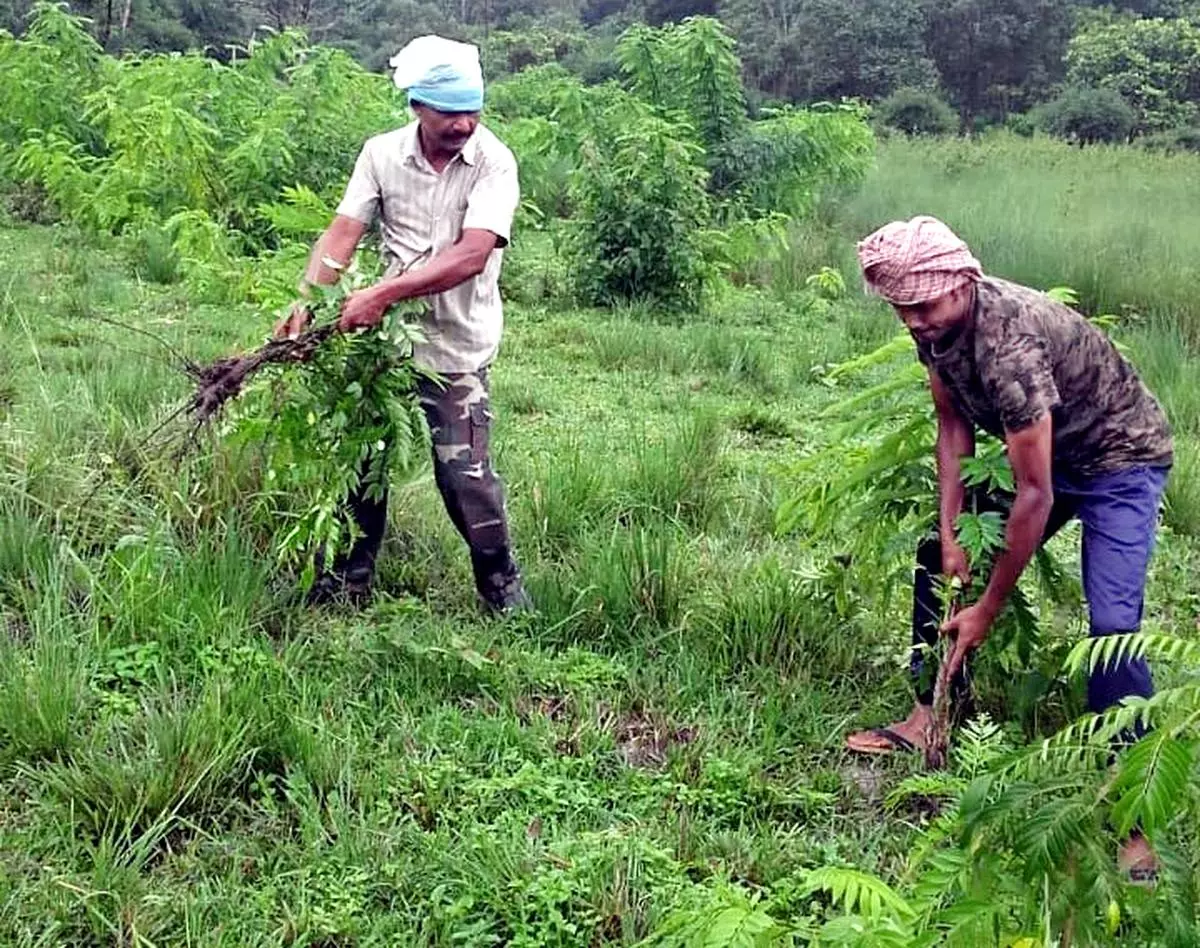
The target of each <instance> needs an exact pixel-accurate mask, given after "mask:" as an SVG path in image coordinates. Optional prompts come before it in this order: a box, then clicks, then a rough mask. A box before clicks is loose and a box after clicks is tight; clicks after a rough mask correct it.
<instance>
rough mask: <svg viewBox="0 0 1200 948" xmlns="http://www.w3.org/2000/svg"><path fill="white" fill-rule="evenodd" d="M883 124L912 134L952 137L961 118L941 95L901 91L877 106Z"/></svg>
mask: <svg viewBox="0 0 1200 948" xmlns="http://www.w3.org/2000/svg"><path fill="white" fill-rule="evenodd" d="M875 114H876V116H878V118H879V121H880V122H882V123H883V124H884V125H886V126H887V127H889V128H894V129H897V130H899V131H901V132H905V133H906V134H908V135H948V134H950V133H952V132H953V131H954V130H955V129H956V128H957V127H958V119H957V117H956V116H955V114H954V110H953V109H951V108H950V106H949V105H947V104H946V103H945V102H944V101H943V100H942V99H941V98H939V97H938V95H937V94H936V93H934V92H929V91H927V90H925V89H910V88H905V89H897V90H896V91H895V92H893V93H892V94H891V95H889V96H888V97H887V98H886V99H884V100H883V101H882V102H880V103H879V104H878V105H877V106H876V107H875Z"/></svg>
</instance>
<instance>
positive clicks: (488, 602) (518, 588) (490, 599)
mask: <svg viewBox="0 0 1200 948" xmlns="http://www.w3.org/2000/svg"><path fill="white" fill-rule="evenodd" d="M471 569H472V571H473V572H474V574H475V589H476V590H477V591H478V592H479V599H480V601H481V602H482V604H483V607H484V608H485V609H486V610H487V611H488V612H490V613H492V614H493V615H512V614H514V613H518V612H532V611H533V600H532V599H531V598H530V596H529V593H528V592H527V591H526V590H525V583H524V581H523V580H522V578H521V570H520V568H519V567H518V566H517V564H516V562H515V561H514V560H513V558H512V554H511V552H510V551H509V550H508V549H507V548H503V549H499V550H472V551H471Z"/></svg>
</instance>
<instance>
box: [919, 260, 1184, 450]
mask: <svg viewBox="0 0 1200 948" xmlns="http://www.w3.org/2000/svg"><path fill="white" fill-rule="evenodd" d="M917 353H918V356H919V357H920V359H921V361H922V362H923V363H924V364H925V365H927V366H930V367H932V368H933V369H934V370H935V371H936V372H937V373H938V376H939V378H941V380H942V381H943V382H944V383H945V385H946V388H947V389H948V390H949V392H950V397H951V400H952V401H953V403H954V406H955V407H956V408H957V409H958V411H959V412H960V413H961V414H962V415H963V417H964V418H966V419H967V420H968V421H970V422H971V423H972V424H974V425H976V426H978V427H979V428H982V429H983V430H984V431H987V432H988V433H990V434H993V435H996V436H997V437H1003V436H1004V432H1005V429H1007V430H1009V431H1020V430H1021V429H1022V428H1027V427H1028V426H1029V425H1031V424H1033V423H1034V422H1035V421H1038V420H1039V419H1040V418H1041V417H1042V416H1043V415H1044V414H1045V413H1046V412H1047V411H1049V412H1050V413H1051V418H1052V421H1053V430H1054V435H1053V437H1054V460H1053V463H1054V467H1055V469H1056V470H1061V471H1069V472H1072V473H1077V474H1101V473H1107V472H1111V471H1118V470H1122V469H1125V468H1130V467H1135V466H1137V465H1141V464H1148V465H1159V464H1170V463H1171V460H1172V442H1171V428H1170V425H1169V424H1168V422H1167V417H1166V415H1165V414H1164V413H1163V410H1162V407H1161V406H1160V405H1159V404H1158V401H1157V400H1156V399H1155V398H1154V396H1153V395H1152V394H1150V390H1149V389H1147V388H1146V386H1145V384H1144V383H1143V382H1142V380H1141V379H1140V378H1139V377H1138V375H1137V373H1136V372H1135V371H1134V369H1133V366H1131V365H1130V364H1129V362H1127V361H1126V360H1125V359H1124V358H1123V357H1122V356H1121V354H1120V353H1119V352H1118V351H1117V349H1116V347H1115V346H1114V345H1113V344H1112V342H1111V341H1110V340H1109V339H1108V337H1107V336H1105V335H1104V333H1102V332H1101V331H1100V330H1099V329H1097V328H1096V327H1095V326H1093V325H1092V324H1091V323H1090V322H1088V320H1086V319H1085V318H1084V317H1083V316H1081V315H1080V314H1079V313H1077V312H1075V311H1074V310H1073V309H1071V308H1070V307H1069V306H1066V305H1064V304H1062V303H1059V302H1057V301H1055V300H1053V299H1051V298H1050V297H1049V296H1046V295H1045V294H1044V293H1039V292H1038V291H1036V290H1031V289H1029V288H1027V287H1024V286H1018V285H1017V284H1015V283H1009V282H1007V281H1005V280H998V279H995V278H987V279H984V280H982V281H980V282H979V284H978V285H977V292H976V298H975V307H974V310H973V312H972V314H971V317H970V319H969V321H968V324H967V327H966V328H965V329H964V330H963V331H962V332H961V333H959V335H958V336H957V337H956V338H955V339H954V341H953V342H951V343H949V344H948V346H947V347H946V348H945V350H944V351H939V350H938V346H937V344H936V343H935V344H927V343H920V342H918V343H917Z"/></svg>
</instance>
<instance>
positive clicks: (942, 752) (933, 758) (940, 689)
mask: <svg viewBox="0 0 1200 948" xmlns="http://www.w3.org/2000/svg"><path fill="white" fill-rule="evenodd" d="M949 668H950V665H949V663H948V662H945V661H943V662H942V663H941V666H940V667H939V668H938V675H937V681H936V682H934V685H933V715H932V717H931V719H930V722H929V726H928V727H927V728H926V730H925V769H926V770H942V769H943V768H944V767H945V766H946V756H947V752H948V750H949V746H950V692H951V690H952V689H951V686H950V675H949V674H948V672H949Z"/></svg>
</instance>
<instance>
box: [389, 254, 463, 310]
mask: <svg viewBox="0 0 1200 948" xmlns="http://www.w3.org/2000/svg"><path fill="white" fill-rule="evenodd" d="M486 263H487V258H486V257H484V258H483V259H482V260H480V259H479V258H478V255H476V254H471V253H462V252H459V251H457V250H456V249H451V250H447V251H445V252H443V253H441V254H439V255H437V256H435V257H434V258H433V259H432V260H430V261H429V263H427V264H426V265H425V266H423V267H421V268H419V269H417V270H410V271H408V272H407V273H402V274H400V275H399V276H397V277H393V278H392V279H390V280H383V281H382V282H380V283H378V284H377V285H376V286H377V289H378V292H379V295H380V299H381V300H382V301H383V302H384V303H385V305H388V306H390V305H392V304H393V303H398V302H400V301H401V300H408V299H413V298H415V297H418V296H430V295H431V294H434V293H444V292H446V291H447V290H452V289H454V288H455V287H456V286H459V285H460V284H462V283H465V282H466V281H467V280H470V279H471V278H472V277H475V276H477V275H478V274H479V273H480V272H482V270H483V267H484V265H485V264H486Z"/></svg>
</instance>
